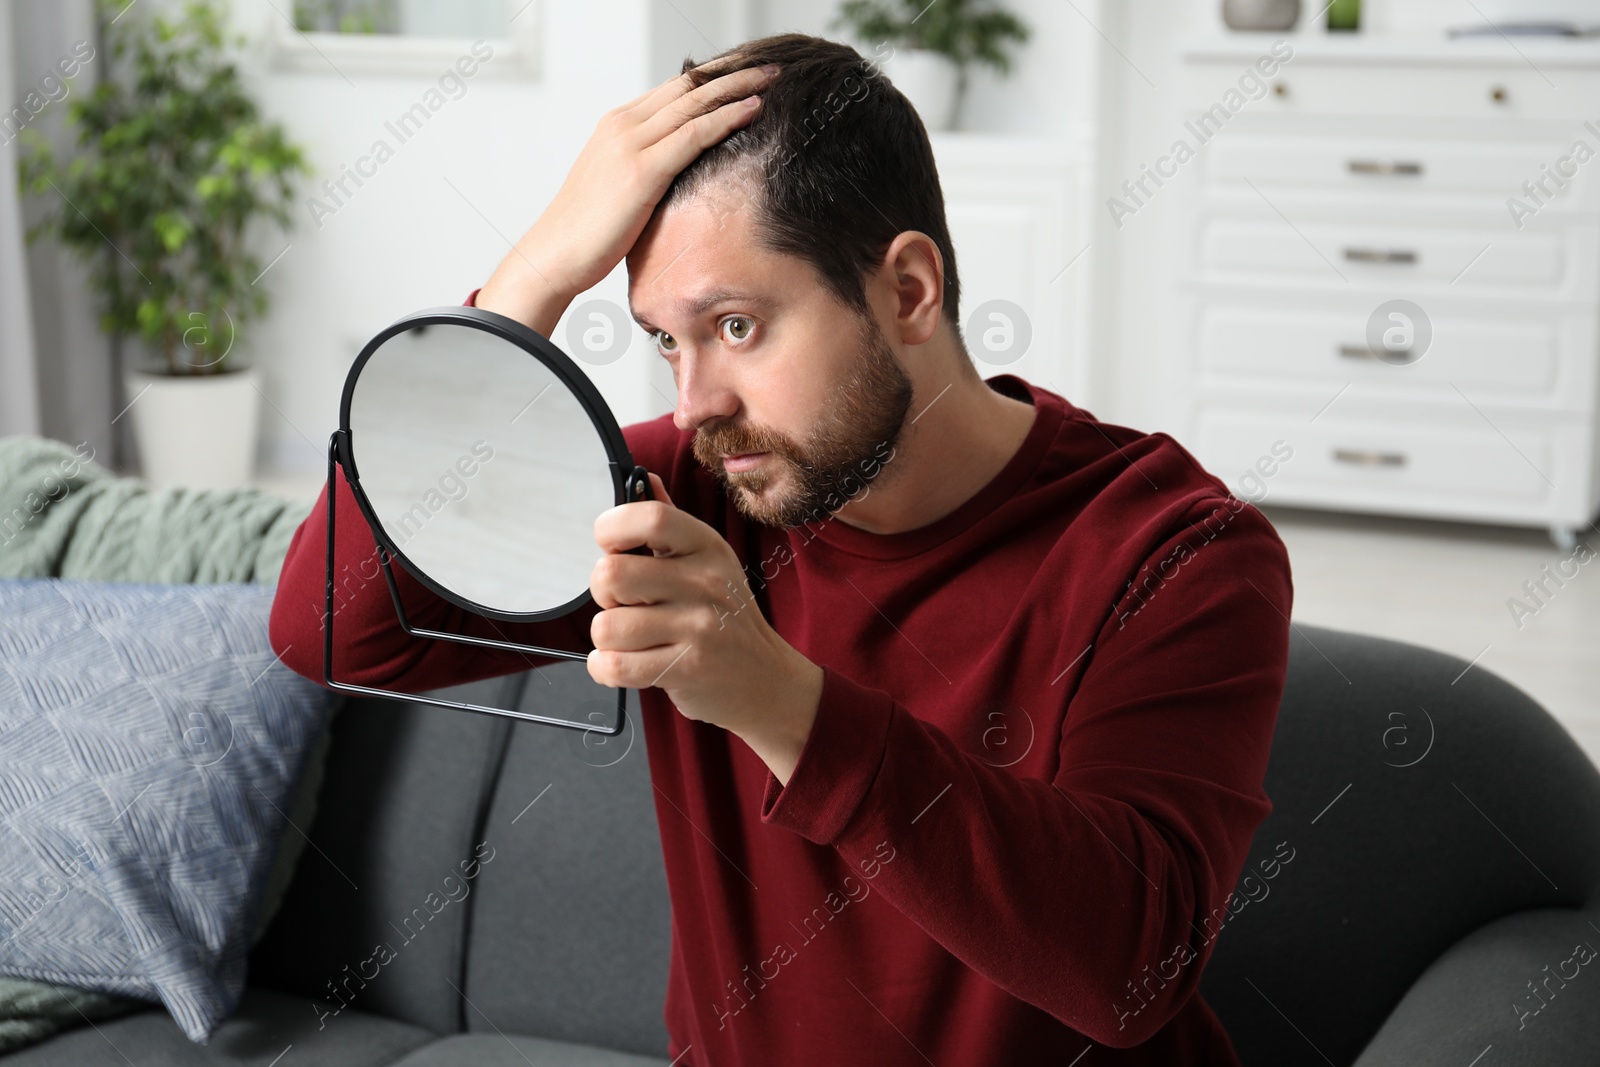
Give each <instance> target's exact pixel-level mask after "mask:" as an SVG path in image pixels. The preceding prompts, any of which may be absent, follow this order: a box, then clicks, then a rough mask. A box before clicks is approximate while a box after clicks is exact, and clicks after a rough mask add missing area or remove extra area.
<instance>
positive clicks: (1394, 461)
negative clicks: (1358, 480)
mask: <svg viewBox="0 0 1600 1067" xmlns="http://www.w3.org/2000/svg"><path fill="white" fill-rule="evenodd" d="M1333 458H1334V459H1335V460H1337V461H1338V462H1340V463H1349V464H1353V465H1354V466H1357V467H1403V466H1405V464H1406V454H1405V453H1404V452H1376V451H1373V450H1371V449H1362V448H1336V449H1334V450H1333Z"/></svg>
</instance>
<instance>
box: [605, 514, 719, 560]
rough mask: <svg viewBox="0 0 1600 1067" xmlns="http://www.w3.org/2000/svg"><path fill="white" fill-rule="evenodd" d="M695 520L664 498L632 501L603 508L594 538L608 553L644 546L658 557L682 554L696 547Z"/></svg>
mask: <svg viewBox="0 0 1600 1067" xmlns="http://www.w3.org/2000/svg"><path fill="white" fill-rule="evenodd" d="M694 521H695V520H694V519H693V517H692V516H688V515H685V514H684V513H683V512H681V511H679V510H678V509H677V508H675V507H673V506H672V505H671V504H670V503H668V502H667V501H664V500H635V501H634V502H632V503H630V504H618V505H617V506H615V507H613V508H608V509H607V510H605V511H602V512H601V513H600V515H599V517H598V518H596V519H595V520H594V539H595V543H596V544H598V545H599V546H600V548H601V549H602V550H603V551H605V552H608V553H610V552H617V553H622V552H627V551H629V550H630V549H634V548H638V547H639V546H641V545H644V546H647V547H649V548H650V549H651V550H652V551H653V552H654V554H655V555H657V556H683V555H688V554H689V553H690V552H693V551H694V550H695V549H696V548H698V547H699V544H698V542H697V540H696V533H697V530H696V527H695V525H694Z"/></svg>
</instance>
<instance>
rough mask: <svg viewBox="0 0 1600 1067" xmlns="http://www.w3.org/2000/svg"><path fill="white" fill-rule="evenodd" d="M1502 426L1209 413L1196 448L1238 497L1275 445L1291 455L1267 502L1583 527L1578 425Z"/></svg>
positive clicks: (1198, 427)
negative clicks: (1244, 478) (1243, 479)
mask: <svg viewBox="0 0 1600 1067" xmlns="http://www.w3.org/2000/svg"><path fill="white" fill-rule="evenodd" d="M1313 414H1314V412H1313ZM1497 426H1498V428H1496V426H1491V425H1489V424H1488V423H1486V422H1485V421H1484V420H1483V419H1482V418H1481V417H1479V416H1478V415H1477V414H1476V413H1475V412H1473V411H1472V410H1471V409H1470V408H1467V409H1466V410H1465V411H1464V412H1463V415H1462V417H1460V418H1454V419H1438V420H1430V421H1423V420H1418V419H1395V418H1381V417H1377V416H1375V415H1371V414H1364V413H1359V412H1357V413H1351V412H1350V411H1344V412H1341V411H1340V410H1339V408H1338V406H1337V405H1335V406H1334V407H1333V408H1330V409H1328V410H1326V411H1325V412H1323V413H1322V414H1320V415H1317V416H1316V420H1315V421H1314V422H1313V421H1310V418H1309V417H1308V415H1307V414H1306V413H1305V412H1304V411H1299V410H1292V409H1290V408H1281V409H1270V408H1257V409H1241V408H1228V407H1222V406H1215V407H1204V408H1202V409H1201V410H1200V411H1199V412H1197V414H1196V418H1195V429H1194V432H1193V434H1192V435H1191V436H1192V441H1193V443H1192V445H1191V449H1192V450H1193V452H1194V454H1195V456H1196V457H1197V458H1198V459H1199V460H1200V461H1201V463H1202V465H1203V466H1205V468H1206V469H1207V470H1209V471H1211V472H1212V473H1214V474H1216V475H1217V476H1218V477H1219V478H1222V479H1223V480H1224V481H1225V482H1227V483H1228V484H1230V485H1231V486H1235V487H1237V486H1239V485H1240V476H1241V475H1242V473H1243V472H1244V471H1246V470H1248V469H1250V468H1251V467H1252V466H1254V465H1255V464H1256V461H1257V460H1258V459H1260V458H1261V457H1262V456H1263V455H1268V454H1273V453H1272V451H1271V450H1272V448H1273V446H1274V444H1275V443H1278V442H1282V444H1279V445H1278V451H1277V452H1276V455H1277V456H1278V457H1279V458H1280V459H1281V457H1282V456H1283V452H1284V450H1285V446H1287V447H1288V448H1289V449H1292V452H1293V454H1292V456H1290V457H1289V458H1288V459H1287V460H1282V461H1281V462H1279V463H1278V465H1277V469H1276V471H1275V473H1274V474H1273V476H1272V477H1271V478H1270V479H1269V480H1267V481H1266V483H1265V484H1266V490H1265V497H1264V499H1265V500H1267V501H1268V502H1278V503H1285V504H1302V505H1312V506H1317V507H1336V508H1337V507H1350V508H1354V509H1357V510H1375V511H1384V512H1398V513H1402V514H1407V513H1409V514H1421V515H1435V516H1440V517H1454V518H1472V519H1480V520H1488V521H1509V522H1524V523H1533V524H1539V525H1543V524H1545V523H1553V522H1570V523H1573V524H1579V525H1581V524H1582V523H1584V522H1587V519H1588V516H1587V515H1582V514H1581V512H1583V511H1584V510H1585V509H1584V505H1583V503H1582V500H1581V498H1582V496H1583V492H1582V491H1581V490H1582V489H1585V488H1586V487H1587V484H1588V480H1589V478H1590V476H1591V475H1590V469H1589V465H1588V463H1586V462H1585V460H1584V446H1583V441H1584V440H1585V439H1586V431H1585V430H1584V428H1583V426H1582V424H1581V423H1580V422H1578V421H1576V420H1563V421H1547V422H1543V423H1532V422H1527V421H1523V422H1514V421H1511V420H1508V419H1500V420H1497ZM1502 434H1503V435H1504V436H1502ZM1558 487H1561V488H1559V489H1558ZM1238 491H1239V490H1238V488H1235V492H1238ZM1257 495H1259V491H1258V493H1257Z"/></svg>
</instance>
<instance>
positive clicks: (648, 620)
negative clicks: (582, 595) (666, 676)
mask: <svg viewBox="0 0 1600 1067" xmlns="http://www.w3.org/2000/svg"><path fill="white" fill-rule="evenodd" d="M689 631H690V628H689V627H688V626H686V625H684V622H683V619H682V617H681V613H680V612H678V611H676V610H674V609H671V608H662V607H659V606H656V605H646V606H642V607H620V608H611V609H609V610H606V611H602V612H599V613H597V614H596V615H595V617H594V618H593V619H590V620H589V640H590V642H592V643H593V644H594V647H595V648H603V649H607V650H609V651H613V652H638V651H641V650H642V649H646V648H659V647H660V646H662V645H671V644H674V643H675V642H677V641H680V640H682V639H683V635H684V634H686V633H688V632H689Z"/></svg>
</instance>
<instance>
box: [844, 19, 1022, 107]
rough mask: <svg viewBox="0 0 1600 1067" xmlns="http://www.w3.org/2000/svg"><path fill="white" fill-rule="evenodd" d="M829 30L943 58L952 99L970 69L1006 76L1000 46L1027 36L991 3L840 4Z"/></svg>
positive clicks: (963, 90)
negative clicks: (949, 70) (952, 81)
mask: <svg viewBox="0 0 1600 1067" xmlns="http://www.w3.org/2000/svg"><path fill="white" fill-rule="evenodd" d="M830 28H831V29H849V30H850V31H851V32H853V33H854V34H855V35H856V36H857V37H859V38H860V39H862V40H865V41H873V42H879V41H886V42H888V43H889V44H891V45H903V46H905V47H907V48H922V49H926V50H928V51H930V52H936V53H938V54H939V55H942V56H944V57H946V58H947V59H949V60H950V61H951V62H952V63H954V64H955V67H956V79H957V80H956V93H957V97H958V98H959V97H961V96H963V95H964V94H965V93H966V89H967V77H968V70H969V68H970V67H972V66H973V65H975V64H982V65H985V66H988V67H991V68H993V69H994V70H995V71H997V72H999V73H1001V74H1009V73H1010V72H1011V57H1010V55H1009V54H1008V53H1007V51H1006V43H1007V42H1008V41H1016V42H1018V43H1026V42H1027V40H1028V38H1029V34H1030V31H1029V29H1028V26H1027V24H1026V23H1024V22H1023V21H1022V20H1020V19H1019V18H1017V17H1016V16H1015V15H1013V14H1012V13H1011V12H1009V11H1005V10H1003V9H1001V8H1000V7H999V6H998V5H997V4H994V3H992V2H991V0H934V2H933V3H931V4H930V3H928V2H927V0H846V2H845V3H843V4H841V5H840V7H839V13H838V14H837V15H836V16H835V17H834V19H833V21H832V23H830Z"/></svg>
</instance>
